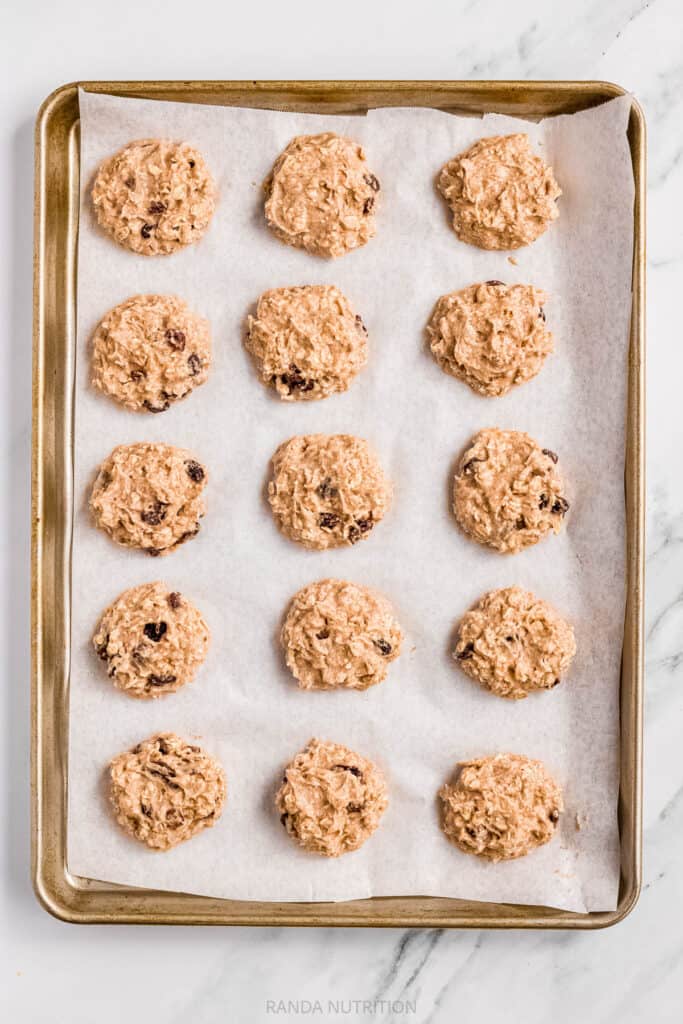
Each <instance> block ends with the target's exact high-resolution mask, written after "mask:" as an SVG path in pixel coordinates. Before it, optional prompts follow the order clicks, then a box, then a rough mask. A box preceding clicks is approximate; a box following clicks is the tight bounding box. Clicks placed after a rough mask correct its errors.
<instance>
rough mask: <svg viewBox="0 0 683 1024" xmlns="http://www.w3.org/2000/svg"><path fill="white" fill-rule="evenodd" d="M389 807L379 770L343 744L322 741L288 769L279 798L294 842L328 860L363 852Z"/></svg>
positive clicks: (279, 807)
mask: <svg viewBox="0 0 683 1024" xmlns="http://www.w3.org/2000/svg"><path fill="white" fill-rule="evenodd" d="M387 804H388V799H387V787H386V782H385V780H384V775H383V774H382V772H381V771H380V769H379V768H378V767H377V765H375V764H373V763H372V761H368V760H367V758H365V757H361V756H360V754H356V753H355V752H354V751H353V750H349V749H348V748H347V747H342V746H341V745H340V744H338V743H326V742H325V741H323V740H316V739H313V740H311V741H310V743H309V744H308V746H307V747H306V748H305V749H304V750H302V751H301V752H300V753H298V754H297V755H296V757H295V758H294V760H293V761H291V762H290V764H289V765H288V766H287V768H286V769H285V774H284V778H283V781H282V786H281V787H280V789H279V790H278V793H277V796H276V798H275V806H276V808H277V811H278V813H279V814H280V821H281V822H282V824H283V825H284V827H285V828H286V829H287V832H288V833H289V835H290V836H291V837H292V839H294V840H295V841H296V842H297V843H298V844H299V846H301V847H303V849H304V850H308V851H309V852H310V853H318V854H321V855H322V856H323V857H339V856H340V855H341V854H342V853H349V852H350V851H352V850H357V849H359V847H361V846H362V845H363V843H364V842H365V841H366V840H367V839H369V837H370V836H371V835H372V833H373V832H374V831H375V829H376V828H377V827H378V825H379V822H380V818H381V817H382V815H383V814H384V811H385V810H386V808H387Z"/></svg>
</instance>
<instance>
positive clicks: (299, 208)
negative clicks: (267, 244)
mask: <svg viewBox="0 0 683 1024" xmlns="http://www.w3.org/2000/svg"><path fill="white" fill-rule="evenodd" d="M264 188H265V192H266V207H265V212H266V220H267V222H268V226H269V227H270V229H271V231H272V232H273V233H274V234H275V235H277V237H278V238H279V239H280V240H281V241H282V242H286V244H287V245H292V246H294V248H296V249H305V250H306V251H307V252H309V253H312V254H313V255H314V256H324V257H328V258H330V257H332V258H334V257H336V256H343V255H344V254H345V253H347V252H350V251H351V250H352V249H358V248H359V247H360V246H362V245H365V243H366V242H367V241H368V240H369V239H370V238H372V236H373V235H374V234H375V204H376V200H377V193H378V192H379V191H380V184H379V181H378V180H377V178H376V177H375V175H374V174H373V173H372V172H371V171H370V169H369V167H368V165H367V162H366V159H365V153H364V152H363V147H362V146H360V145H359V144H358V143H357V142H354V141H353V140H352V139H345V138H342V137H341V136H339V135H335V134H334V132H324V133H323V134H321V135H299V136H298V137H297V138H295V139H292V141H291V142H290V143H289V145H288V146H287V147H286V149H285V150H284V151H283V152H282V153H281V155H280V156H279V157H278V159H277V161H276V163H275V166H274V167H273V170H272V171H271V173H270V175H269V177H268V178H267V179H266V182H265V184H264Z"/></svg>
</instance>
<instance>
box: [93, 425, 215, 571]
mask: <svg viewBox="0 0 683 1024" xmlns="http://www.w3.org/2000/svg"><path fill="white" fill-rule="evenodd" d="M206 480H207V473H206V470H205V469H204V467H203V466H202V465H201V463H200V462H198V461H197V459H196V458H195V457H194V456H193V455H192V454H191V452H188V451H186V450H185V449H184V448H174V447H173V446H172V445H169V444H147V443H144V442H142V443H139V444H123V445H119V446H118V448H115V449H114V450H113V452H112V453H111V455H109V457H108V458H106V459H105V460H104V462H103V463H102V465H101V466H100V469H99V472H98V474H97V478H96V479H95V484H94V486H93V490H92V494H91V497H90V509H91V511H92V515H93V519H94V521H95V524H96V525H97V526H99V527H100V529H102V530H104V531H105V533H108V534H109V536H110V537H111V539H112V540H113V541H115V542H116V543H117V544H121V545H123V547H129V548H141V549H142V550H144V551H146V552H147V554H149V555H166V554H168V553H169V551H173V550H175V548H177V547H178V546H179V545H180V544H183V543H184V542H185V541H186V540H189V539H190V538H192V537H194V536H196V534H197V533H199V520H200V519H201V518H202V516H203V515H204V512H205V507H204V501H203V499H202V491H203V490H204V487H205V485H206Z"/></svg>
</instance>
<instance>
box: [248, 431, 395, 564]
mask: <svg viewBox="0 0 683 1024" xmlns="http://www.w3.org/2000/svg"><path fill="white" fill-rule="evenodd" d="M268 500H269V502H270V506H271V508H272V510H273V516H274V517H275V521H276V523H277V524H278V526H279V528H280V530H281V531H282V533H283V534H284V535H285V536H286V537H289V539H290V540H294V541H297V542H298V543H299V544H303V546H304V547H307V548H313V549H316V550H318V551H322V550H324V549H325V548H336V547H342V546H344V545H347V544H355V543H357V541H359V540H364V539H365V538H367V537H368V536H369V534H370V531H371V530H372V529H373V527H374V526H376V525H377V523H378V522H379V521H380V520H381V519H382V518H383V517H384V514H385V512H386V511H387V509H388V508H389V505H390V503H391V484H390V482H389V480H388V479H387V477H386V476H385V475H384V472H383V470H382V467H381V466H380V464H379V460H378V459H377V456H376V455H375V453H374V452H373V451H372V449H371V448H370V446H369V445H368V443H367V441H364V440H363V439H362V438H359V437H352V436H351V435H349V434H306V435H303V436H301V437H293V438H291V439H290V440H289V441H286V442H285V443H284V444H281V445H280V447H279V448H278V450H277V451H276V452H275V455H274V456H273V479H272V480H271V481H270V483H269V484H268Z"/></svg>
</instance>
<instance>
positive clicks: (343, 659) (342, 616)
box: [280, 580, 403, 690]
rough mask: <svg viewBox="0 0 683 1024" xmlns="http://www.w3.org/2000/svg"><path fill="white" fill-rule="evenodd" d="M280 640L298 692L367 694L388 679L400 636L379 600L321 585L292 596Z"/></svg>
mask: <svg viewBox="0 0 683 1024" xmlns="http://www.w3.org/2000/svg"><path fill="white" fill-rule="evenodd" d="M280 639H281V643H282V647H283V649H284V652H285V658H286V661H287V665H288V667H289V669H290V670H291V672H292V674H293V675H294V677H295V678H296V679H297V680H298V682H299V686H300V687H301V689H302V690H333V689H348V690H366V689H367V688H368V687H369V686H374V685H375V683H381V682H382V680H383V679H384V678H385V677H386V674H387V669H388V667H389V663H390V662H392V661H394V660H395V659H396V658H398V656H399V654H400V652H401V643H402V641H403V633H402V632H401V627H400V626H399V624H398V622H397V621H396V617H395V615H394V611H393V609H392V607H391V605H390V604H389V602H388V601H387V599H386V598H385V597H384V596H383V595H382V594H378V593H377V592H376V591H373V590H370V589H369V588H368V587H361V586H358V585H357V584H355V583H348V582H346V580H320V581H319V582H318V583H311V584H309V585H308V586H307V587H304V588H303V589H302V590H300V591H299V592H298V594H296V595H295V596H294V598H293V599H292V602H291V604H290V606H289V609H288V611H287V616H286V618H285V621H284V625H283V627H282V632H281V635H280Z"/></svg>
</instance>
